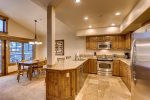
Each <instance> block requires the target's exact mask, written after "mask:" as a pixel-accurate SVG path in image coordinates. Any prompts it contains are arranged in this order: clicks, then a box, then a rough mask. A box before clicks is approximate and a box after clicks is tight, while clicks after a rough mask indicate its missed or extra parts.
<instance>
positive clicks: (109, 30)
mask: <svg viewBox="0 0 150 100" xmlns="http://www.w3.org/2000/svg"><path fill="white" fill-rule="evenodd" d="M119 33H120V27H106V28H95V29H86V30H79V31H77V32H76V35H77V36H90V35H107V34H119Z"/></svg>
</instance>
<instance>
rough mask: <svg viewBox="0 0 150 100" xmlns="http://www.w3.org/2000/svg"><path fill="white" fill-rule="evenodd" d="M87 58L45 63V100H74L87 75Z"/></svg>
mask: <svg viewBox="0 0 150 100" xmlns="http://www.w3.org/2000/svg"><path fill="white" fill-rule="evenodd" d="M87 64H88V59H82V60H78V61H75V60H65V61H64V62H59V63H57V64H55V65H47V69H46V100H75V97H76V95H77V94H78V93H79V91H80V89H81V88H82V86H83V84H84V81H85V79H86V77H87V75H88V73H86V71H84V70H86V66H87Z"/></svg>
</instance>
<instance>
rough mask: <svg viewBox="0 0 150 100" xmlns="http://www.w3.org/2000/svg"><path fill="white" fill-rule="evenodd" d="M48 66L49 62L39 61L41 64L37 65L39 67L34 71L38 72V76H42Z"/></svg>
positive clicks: (35, 67)
mask: <svg viewBox="0 0 150 100" xmlns="http://www.w3.org/2000/svg"><path fill="white" fill-rule="evenodd" d="M46 64H47V61H46V60H44V61H39V63H38V64H37V66H34V70H35V71H37V74H38V75H40V74H41V72H43V71H44V69H45V68H44V66H45V65H46Z"/></svg>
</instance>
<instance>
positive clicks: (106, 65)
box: [97, 58, 113, 76]
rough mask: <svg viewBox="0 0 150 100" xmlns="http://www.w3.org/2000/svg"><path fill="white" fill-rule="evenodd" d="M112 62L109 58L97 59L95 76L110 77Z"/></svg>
mask: <svg viewBox="0 0 150 100" xmlns="http://www.w3.org/2000/svg"><path fill="white" fill-rule="evenodd" d="M112 61H113V59H110V58H97V74H99V75H104V76H111V75H112V65H113V64H112Z"/></svg>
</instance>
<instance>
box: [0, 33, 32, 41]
mask: <svg viewBox="0 0 150 100" xmlns="http://www.w3.org/2000/svg"><path fill="white" fill-rule="evenodd" d="M0 39H3V40H9V41H16V42H17V41H18V42H29V41H34V39H28V38H22V37H15V36H9V35H8V34H3V33H0Z"/></svg>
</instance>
